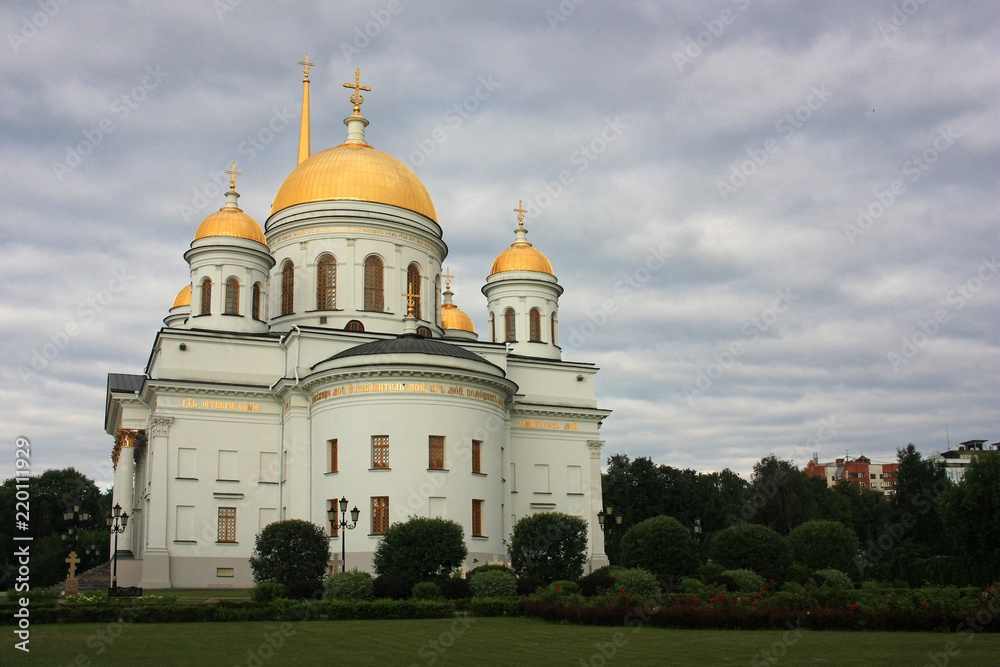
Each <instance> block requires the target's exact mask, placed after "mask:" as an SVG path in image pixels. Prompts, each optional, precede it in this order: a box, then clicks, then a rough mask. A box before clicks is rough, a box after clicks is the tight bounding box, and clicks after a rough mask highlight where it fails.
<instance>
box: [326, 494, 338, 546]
mask: <svg viewBox="0 0 1000 667" xmlns="http://www.w3.org/2000/svg"><path fill="white" fill-rule="evenodd" d="M326 509H327V511H329V510H331V509H332V510H333V517H334V520H333V521H330V517H329V515H328V516H327V517H326V522H327V524H328V525H329V526H330V531H329V532H330V537H337V536H338V535H340V503H339V502H337V499H336V498H334V499H333V500H328V501H326Z"/></svg>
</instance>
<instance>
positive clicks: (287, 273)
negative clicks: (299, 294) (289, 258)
mask: <svg viewBox="0 0 1000 667" xmlns="http://www.w3.org/2000/svg"><path fill="white" fill-rule="evenodd" d="M294 310H295V265H294V264H292V263H291V262H285V265H284V266H282V267H281V314H282V315H291V314H292V313H293V312H294Z"/></svg>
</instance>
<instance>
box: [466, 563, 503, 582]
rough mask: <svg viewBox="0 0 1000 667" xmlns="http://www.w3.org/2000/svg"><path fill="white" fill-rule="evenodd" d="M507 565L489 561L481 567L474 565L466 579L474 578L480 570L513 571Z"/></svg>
mask: <svg viewBox="0 0 1000 667" xmlns="http://www.w3.org/2000/svg"><path fill="white" fill-rule="evenodd" d="M512 571H513V570H511V569H510V568H509V567H507V566H506V565H498V564H496V565H495V564H493V563H487V564H486V565H480V566H479V567H474V568H472V569H471V570H469V573H468V574H467V575H465V577H466V579H472V578H473V577H474V576H476V575H477V574H479V573H480V572H512Z"/></svg>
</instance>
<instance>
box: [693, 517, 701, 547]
mask: <svg viewBox="0 0 1000 667" xmlns="http://www.w3.org/2000/svg"><path fill="white" fill-rule="evenodd" d="M694 540H695V542H697V543H698V544H701V517H695V519H694Z"/></svg>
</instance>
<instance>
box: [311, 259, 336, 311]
mask: <svg viewBox="0 0 1000 667" xmlns="http://www.w3.org/2000/svg"><path fill="white" fill-rule="evenodd" d="M336 307H337V259H336V258H335V257H334V256H333V255H323V256H322V257H320V258H319V262H318V263H317V264H316V308H317V309H319V310H333V309H335V308H336Z"/></svg>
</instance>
